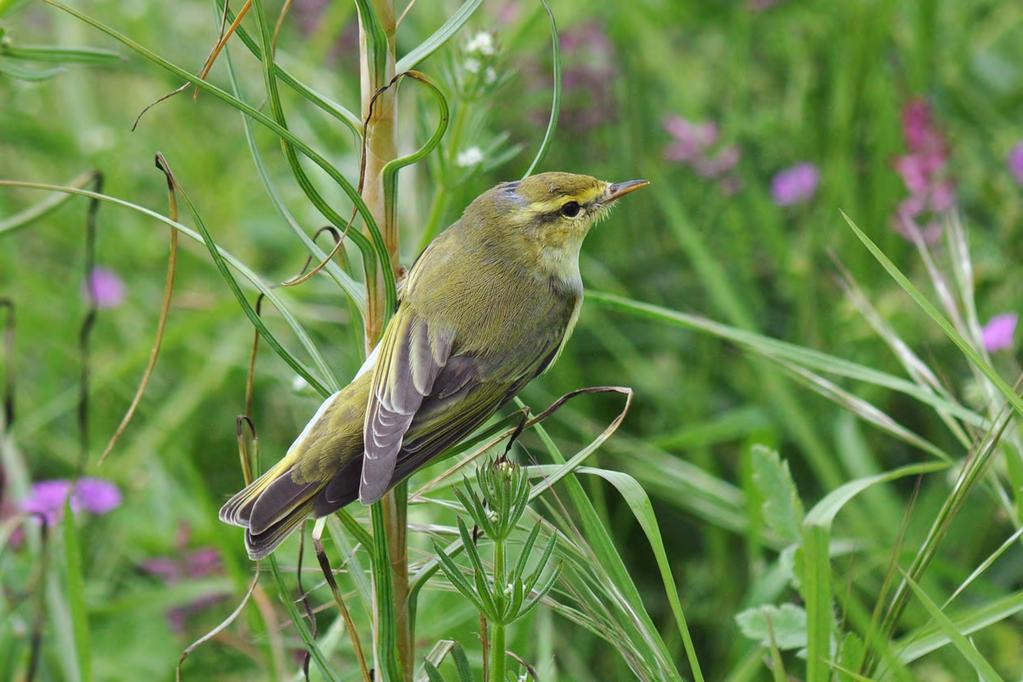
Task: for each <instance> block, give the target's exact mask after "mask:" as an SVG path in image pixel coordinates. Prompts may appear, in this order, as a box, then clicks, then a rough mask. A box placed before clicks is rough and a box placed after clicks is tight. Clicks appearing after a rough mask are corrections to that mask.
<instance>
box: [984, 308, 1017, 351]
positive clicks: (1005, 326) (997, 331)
mask: <svg viewBox="0 0 1023 682" xmlns="http://www.w3.org/2000/svg"><path fill="white" fill-rule="evenodd" d="M1017 322H1019V315H1017V314H1016V313H1002V314H1001V315H995V316H994V317H992V318H991V319H990V320H988V322H987V324H985V325H984V328H983V329H982V330H981V334H980V337H981V341H982V342H983V343H984V348H986V349H987V350H988V351H991V352H994V351H996V350H1005V349H1006V348H1012V337H1013V335H1014V334H1015V333H1016V323H1017Z"/></svg>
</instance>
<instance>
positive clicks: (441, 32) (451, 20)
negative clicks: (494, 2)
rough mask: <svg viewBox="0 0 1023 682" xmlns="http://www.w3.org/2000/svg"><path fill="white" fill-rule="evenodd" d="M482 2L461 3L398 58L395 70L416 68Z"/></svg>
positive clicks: (459, 26) (456, 29)
mask: <svg viewBox="0 0 1023 682" xmlns="http://www.w3.org/2000/svg"><path fill="white" fill-rule="evenodd" d="M482 4H483V0H466V1H465V2H464V3H462V5H461V7H459V8H458V9H457V10H455V12H454V14H452V15H451V16H449V17H448V19H447V21H445V22H444V23H443V24H441V27H440V28H438V29H437V30H436V31H434V32H433V34H431V35H430V37H429V38H427V39H426V40H424V41H423V42H421V43H419V44H418V45H416V47H414V48H413V49H412V50H410V51H409V53H408V54H406V55H405V56H404V57H402V58H401V59H399V60H398V64H397V65H396V66H395V67H394V70H395V72H396V73H402V72H403V71H409V70H411V69H414V68H416V66H417V65H418V64H419V62H421V61H423V60H424V59H426V58H427V57H429V56H430V55H431V54H433V53H434V52H436V51H437V50H439V49H440V48H441V47H443V46H444V44H445V43H446V42H448V41H449V40H451V38H452V36H454V35H455V34H456V33H458V30H459V29H460V28H462V26H464V25H465V22H467V21H469V19H470V17H472V15H473V13H474V12H475V11H476V10H477V9H479V7H480V5H482Z"/></svg>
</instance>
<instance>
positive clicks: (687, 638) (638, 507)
mask: <svg viewBox="0 0 1023 682" xmlns="http://www.w3.org/2000/svg"><path fill="white" fill-rule="evenodd" d="M578 471H579V473H583V474H593V475H596V476H600V477H601V478H603V479H604V480H605V481H607V482H608V483H610V484H611V485H613V486H614V487H615V488H616V489H617V490H618V492H619V494H620V495H621V496H622V499H624V500H625V503H626V504H628V505H629V510H630V511H631V512H632V515H633V516H634V517H635V518H636V521H638V522H639V527H640V528H642V529H643V533H644V534H645V535H646V538H647V542H649V543H650V548H651V549H652V550H653V552H654V559H655V560H656V562H657V570H658V571H659V572H660V574H661V584H663V585H664V592H665V594H666V595H667V597H668V604H670V605H671V612H672V614H673V615H674V616H675V625H676V626H677V627H678V631H679V634H680V635H681V636H682V643H683V645H684V646H685V650H686V656H687V657H688V659H689V665H690V667H691V668H692V670H693V675H694V677H695V678H696V679H698V680H700V679H703V673H702V671H701V670H700V661H699V659H698V658H697V656H696V646H695V645H694V644H693V638H692V635H691V634H690V633H689V626H688V624H687V623H686V617H685V613H684V612H683V610H682V603H681V601H680V600H679V596H678V590H677V589H676V587H675V577H674V576H673V575H672V572H671V564H669V563H668V555H667V553H666V552H665V551H664V542H663V540H662V539H661V530H660V527H659V526H658V524H657V516H656V515H655V514H654V508H653V505H652V504H651V503H650V497H649V496H647V494H646V491H645V490H643V487H642V486H641V485H640V484H639V483H638V482H637V481H636V479H634V478H633V477H632V476H629V475H628V474H623V473H621V472H619V471H609V470H607V469H595V468H592V467H580V468H579V470H578ZM552 546H553V538H552ZM549 553H550V548H548V551H547V553H545V555H544V556H545V559H544V561H546V557H547V556H549ZM538 570H539V569H538ZM548 589H549V588H548Z"/></svg>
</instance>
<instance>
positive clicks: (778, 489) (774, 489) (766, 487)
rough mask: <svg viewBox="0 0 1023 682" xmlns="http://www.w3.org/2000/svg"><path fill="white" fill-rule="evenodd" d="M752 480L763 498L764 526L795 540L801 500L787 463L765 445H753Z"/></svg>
mask: <svg viewBox="0 0 1023 682" xmlns="http://www.w3.org/2000/svg"><path fill="white" fill-rule="evenodd" d="M753 483H754V484H755V485H756V487H757V490H759V491H760V496H761V498H762V499H763V501H764V506H763V513H764V521H765V523H767V526H768V527H769V528H770V529H771V530H773V531H774V532H775V533H777V534H778V536H779V537H781V538H782V539H783V540H786V541H788V542H790V543H798V542H799V541H800V538H801V537H802V535H801V531H800V526H801V525H802V524H803V503H802V502H801V501H800V499H799V491H798V490H797V489H796V484H795V482H794V481H793V480H792V474H791V473H790V472H789V465H788V462H785V461H783V460H782V459H781V456H780V455H779V454H778V453H777V451H775V450H772V449H770V448H768V447H767V446H764V445H755V446H753Z"/></svg>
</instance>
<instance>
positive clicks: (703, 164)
mask: <svg viewBox="0 0 1023 682" xmlns="http://www.w3.org/2000/svg"><path fill="white" fill-rule="evenodd" d="M663 125H664V129H665V130H666V131H667V132H668V134H670V135H671V137H672V141H671V142H670V143H669V144H668V146H667V147H665V148H664V158H665V159H667V160H668V161H674V162H676V163H679V164H682V165H685V166H689V167H690V168H692V169H693V171H694V172H695V173H696V174H697V175H699V176H700V177H701V178H706V179H708V180H715V181H717V184H718V187H719V188H720V189H721V190H722V191H723V192H724V193H725V194H728V195H731V194H734V193H735V192H737V191H738V190H739V187H740V184H741V183H740V181H739V178H738V177H737V176H736V175H735V174H734V173H733V171H734V170H735V167H736V166H737V165H738V163H739V159H741V158H742V150H740V149H739V147H738V145H734V144H730V145H725V146H724V147H720V148H718V149H717V150H716V151H714V150H713V149H712V148H713V147H714V145H715V143H717V141H718V127H717V124H715V123H713V122H707V123H695V122H693V121H690V120H688V119H685V118H682V117H681V116H667V117H665V119H664V123H663Z"/></svg>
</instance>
